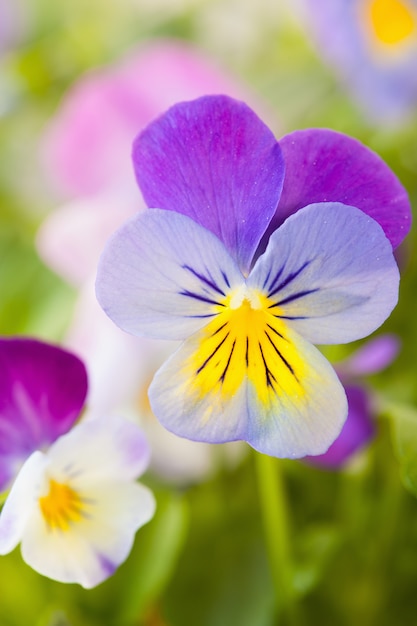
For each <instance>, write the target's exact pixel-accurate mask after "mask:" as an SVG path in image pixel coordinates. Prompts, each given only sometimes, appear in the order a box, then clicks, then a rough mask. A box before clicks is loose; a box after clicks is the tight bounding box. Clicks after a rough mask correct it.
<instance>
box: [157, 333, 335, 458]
mask: <svg viewBox="0 0 417 626" xmlns="http://www.w3.org/2000/svg"><path fill="white" fill-rule="evenodd" d="M206 337H207V334H206V333H205V330H202V331H200V332H199V333H195V334H194V335H193V336H192V337H191V338H190V339H188V340H187V341H186V342H185V343H184V344H183V345H182V346H181V347H180V348H179V349H178V350H177V352H175V354H174V355H173V356H172V357H171V358H170V359H169V360H168V361H167V362H166V363H165V364H164V365H163V366H162V367H161V368H160V370H159V371H158V372H157V373H156V375H155V378H154V380H153V382H152V384H151V386H150V388H149V398H150V402H151V406H152V409H153V411H154V413H155V415H156V416H157V417H158V419H159V420H160V422H161V423H162V424H163V425H164V426H165V427H166V428H167V429H168V430H170V431H172V432H174V433H175V434H177V435H179V436H181V437H186V438H188V439H193V440H196V441H207V442H210V443H220V442H225V441H234V440H239V439H242V440H244V441H247V442H248V443H249V444H250V445H251V446H253V447H254V448H255V449H256V450H259V451H260V452H263V453H265V454H269V455H272V456H277V457H286V458H297V457H301V456H305V455H306V454H319V453H320V452H324V451H325V450H327V448H328V447H329V445H330V444H331V443H332V441H334V439H335V438H336V437H337V435H338V434H339V432H340V429H341V427H342V425H343V422H344V420H345V418H346V415H347V403H346V397H345V393H344V390H343V387H342V385H341V384H340V382H339V380H338V378H337V376H336V374H335V372H334V370H333V369H332V367H331V366H330V364H329V363H328V361H327V360H326V359H325V358H324V357H323V355H322V354H321V353H320V352H319V351H318V350H317V349H316V348H315V347H314V346H312V345H311V344H309V343H307V342H305V341H304V340H303V339H302V338H301V337H299V336H298V335H297V334H296V333H294V332H292V331H291V330H290V329H288V328H287V329H286V335H285V342H288V345H289V346H290V349H289V352H290V357H291V364H294V363H295V364H296V367H294V370H295V375H296V377H297V378H296V381H295V380H294V375H293V376H291V375H290V374H289V373H288V371H286V367H288V365H287V366H285V365H283V362H282V359H280V357H279V356H277V354H276V353H274V352H272V354H271V353H270V354H269V355H268V358H269V362H268V366H269V367H270V368H271V370H270V375H271V376H272V377H273V380H274V381H278V383H277V386H275V388H273V386H269V385H268V384H267V380H266V378H265V375H264V371H263V369H262V362H261V361H260V356H259V369H258V367H257V366H256V365H255V366H254V368H253V369H252V371H249V372H248V370H247V368H246V365H245V358H244V355H243V358H240V356H239V354H238V351H239V348H237V349H236V350H235V352H234V355H233V356H232V354H230V356H229V355H228V354H223V355H222V354H221V351H220V350H219V351H218V352H217V353H216V355H215V356H216V359H217V358H219V359H220V361H222V360H223V362H225V363H226V364H227V365H230V367H229V369H228V372H229V380H228V378H227V375H226V377H225V376H222V377H219V378H217V379H216V377H215V376H212V375H209V378H208V379H207V380H206V381H204V378H203V379H202V380H201V381H200V372H201V370H202V367H197V366H196V364H197V365H198V364H199V363H201V361H202V358H204V357H202V358H199V355H200V353H201V351H202V346H204V341H205V340H206ZM219 355H220V356H219ZM255 358H256V356H255V350H254V351H253V352H251V354H250V356H249V362H251V361H252V359H255ZM265 367H266V366H265ZM214 368H216V369H219V371H220V372H221V371H222V370H223V363H220V364H219V368H217V365H214ZM214 368H213V372H214ZM292 371H293V370H292ZM239 373H241V376H239ZM203 376H204V374H203ZM239 378H241V379H242V380H241V382H240V383H239V380H236V379H239Z"/></svg>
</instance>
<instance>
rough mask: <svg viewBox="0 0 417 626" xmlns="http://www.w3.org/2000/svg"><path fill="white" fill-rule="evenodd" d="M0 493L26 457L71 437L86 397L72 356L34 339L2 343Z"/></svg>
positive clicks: (84, 378)
mask: <svg viewBox="0 0 417 626" xmlns="http://www.w3.org/2000/svg"><path fill="white" fill-rule="evenodd" d="M0 368H1V371H2V377H1V379H0V468H1V471H0V490H1V489H3V488H5V486H6V483H7V482H8V480H9V479H10V478H11V477H12V475H13V473H14V472H15V470H16V469H17V466H18V465H19V464H21V463H22V462H23V461H24V460H25V459H26V458H27V457H29V456H30V454H31V453H32V452H34V451H35V450H38V449H41V448H42V447H44V446H46V445H48V444H51V443H52V442H53V441H55V440H56V439H57V438H58V437H60V436H61V435H62V434H64V433H66V432H67V431H68V430H69V429H70V428H71V426H72V425H73V423H74V422H75V420H76V419H77V418H78V416H79V414H80V412H81V409H82V407H83V405H84V401H85V397H86V394H87V374H86V371H85V367H84V365H83V363H82V362H81V361H80V360H79V359H78V358H77V357H76V356H74V355H73V354H71V353H69V352H66V351H65V350H62V349H61V348H58V347H56V346H52V345H49V344H46V343H42V342H40V341H36V340H34V339H23V338H9V339H1V340H0Z"/></svg>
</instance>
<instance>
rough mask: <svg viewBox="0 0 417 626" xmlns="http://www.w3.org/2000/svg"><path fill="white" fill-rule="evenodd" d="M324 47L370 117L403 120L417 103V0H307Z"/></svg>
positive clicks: (311, 27)
mask: <svg viewBox="0 0 417 626" xmlns="http://www.w3.org/2000/svg"><path fill="white" fill-rule="evenodd" d="M305 4H306V9H307V17H308V19H307V28H308V30H309V33H310V34H311V36H312V37H313V38H314V40H315V43H316V47H317V50H318V52H319V53H320V54H321V55H322V56H323V58H324V59H326V60H327V61H328V62H329V64H330V65H332V66H333V67H334V69H335V71H336V73H337V76H338V77H340V78H341V79H342V80H344V81H345V83H346V84H347V86H348V88H349V89H350V91H351V93H352V96H353V97H354V99H355V100H356V101H357V102H358V104H359V105H360V106H361V107H362V108H363V109H364V111H365V112H366V113H367V115H368V117H369V119H370V121H375V120H376V121H379V122H381V121H385V122H399V121H403V120H404V119H405V116H406V115H407V114H409V113H410V112H413V111H415V109H416V106H417V72H416V65H417V2H416V1H415V0H305Z"/></svg>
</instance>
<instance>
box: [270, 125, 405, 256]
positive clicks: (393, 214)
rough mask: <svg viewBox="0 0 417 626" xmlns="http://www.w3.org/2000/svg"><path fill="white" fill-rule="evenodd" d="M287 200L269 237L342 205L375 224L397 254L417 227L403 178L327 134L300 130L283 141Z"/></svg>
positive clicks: (357, 146) (348, 141) (349, 141)
mask: <svg viewBox="0 0 417 626" xmlns="http://www.w3.org/2000/svg"><path fill="white" fill-rule="evenodd" d="M280 146H281V149H282V152H283V155H284V160H285V181H284V188H283V191H282V196H281V199H280V202H279V205H278V209H277V212H276V215H275V217H274V219H273V220H272V222H271V224H270V227H269V229H268V232H269V233H270V232H272V231H273V230H275V229H276V228H277V227H278V226H279V225H280V224H281V223H282V222H283V221H284V220H285V219H286V218H287V217H288V216H289V215H291V214H292V213H295V212H296V211H298V209H300V208H302V207H304V206H306V205H307V204H313V203H315V202H342V203H343V204H348V205H351V206H355V207H357V208H358V209H361V210H362V211H364V212H365V213H367V214H368V215H370V216H371V217H372V218H373V219H375V220H376V221H377V222H379V224H380V225H381V226H382V228H383V229H384V232H385V234H386V236H387V237H388V239H389V240H390V242H391V244H392V246H393V247H394V248H395V247H396V246H398V245H399V244H400V243H401V241H402V240H403V239H404V237H405V236H406V234H407V233H408V231H409V228H410V224H411V207H410V203H409V201H408V197H407V193H406V191H405V189H404V187H403V186H402V185H401V183H400V181H399V180H398V178H397V177H396V176H395V174H393V172H392V171H391V170H390V169H389V167H388V166H387V165H386V164H385V163H384V162H383V161H382V159H381V158H380V157H379V156H378V155H376V154H375V153H374V152H372V151H371V150H370V149H369V148H367V147H365V146H364V145H362V144H361V143H360V142H359V141H357V140H356V139H353V138H351V137H348V136H346V135H343V134H342V133H337V132H335V131H332V130H327V129H310V130H299V131H295V132H293V133H291V134H289V135H286V136H285V137H283V138H282V139H281V141H280Z"/></svg>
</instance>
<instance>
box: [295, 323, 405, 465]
mask: <svg viewBox="0 0 417 626" xmlns="http://www.w3.org/2000/svg"><path fill="white" fill-rule="evenodd" d="M398 350H399V341H398V339H397V337H396V336H395V335H390V334H384V335H380V336H379V337H375V338H374V339H371V340H369V341H368V342H367V343H366V344H364V345H363V346H361V347H360V348H359V349H358V350H356V351H355V352H354V353H353V354H352V355H350V356H349V357H348V358H346V359H344V360H343V361H340V362H338V363H336V364H335V370H336V372H337V374H338V375H339V377H340V380H341V381H342V383H343V386H344V388H345V391H346V397H347V400H348V416H347V419H346V421H345V423H344V425H343V428H342V430H341V432H340V435H339V436H338V437H337V439H336V440H335V441H334V442H333V443H332V445H331V446H330V448H329V449H328V450H327V452H325V453H324V454H320V455H318V456H311V457H307V460H308V461H309V462H310V463H313V464H314V465H318V466H320V467H323V468H328V469H339V468H341V467H344V466H345V465H346V464H347V463H349V461H350V460H351V459H352V458H354V457H355V456H356V454H357V453H358V452H359V451H360V450H362V449H363V448H365V447H366V446H367V445H369V443H370V442H371V441H372V439H373V438H374V437H375V434H376V431H377V427H376V420H375V413H376V407H375V398H374V394H373V393H372V391H371V390H370V389H369V388H368V387H367V386H366V385H365V384H364V383H363V380H362V379H363V377H364V376H369V375H370V374H376V373H377V372H380V371H382V370H384V369H385V368H386V367H388V365H390V364H391V363H392V361H393V360H394V359H395V357H396V356H397V354H398Z"/></svg>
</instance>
